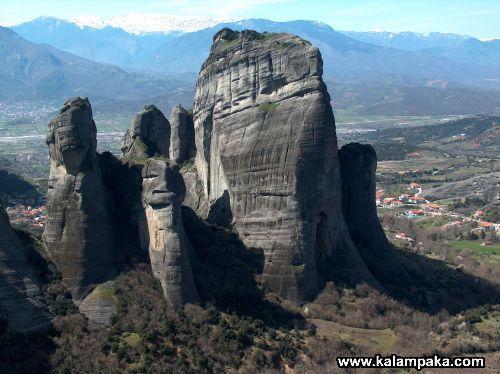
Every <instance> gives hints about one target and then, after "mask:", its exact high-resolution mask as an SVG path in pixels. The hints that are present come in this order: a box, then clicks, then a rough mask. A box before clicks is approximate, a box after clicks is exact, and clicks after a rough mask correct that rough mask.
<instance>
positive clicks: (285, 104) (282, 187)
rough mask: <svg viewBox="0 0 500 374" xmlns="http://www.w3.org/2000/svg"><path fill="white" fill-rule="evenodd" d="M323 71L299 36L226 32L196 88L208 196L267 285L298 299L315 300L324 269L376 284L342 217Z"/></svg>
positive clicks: (199, 159) (199, 161)
mask: <svg viewBox="0 0 500 374" xmlns="http://www.w3.org/2000/svg"><path fill="white" fill-rule="evenodd" d="M322 70H323V69H322V60H321V55H320V53H319V50H318V49H317V48H315V47H313V46H312V45H311V44H310V43H309V42H307V41H304V40H302V39H300V38H298V37H295V36H292V35H289V34H265V33H264V34H259V33H257V32H255V31H248V30H247V31H243V32H241V33H240V32H236V31H232V30H229V29H223V30H221V31H220V32H218V33H217V34H216V35H215V37H214V43H213V45H212V48H211V53H210V56H209V57H208V59H207V60H206V61H205V63H204V64H203V66H202V69H201V72H200V76H199V79H198V81H197V84H196V95H195V103H194V111H193V115H194V126H195V141H196V148H197V154H196V168H197V171H198V175H199V177H200V180H201V183H202V185H203V190H204V193H205V196H206V198H207V199H208V200H209V201H210V202H212V204H213V203H214V202H218V203H220V201H221V200H220V199H221V198H222V202H223V203H224V206H226V204H229V207H230V216H231V217H232V220H231V221H232V225H234V227H235V229H236V230H237V231H238V232H239V234H240V237H241V239H242V240H243V242H244V243H245V245H247V246H248V247H258V248H262V249H263V250H264V254H265V264H264V270H263V274H262V277H261V278H262V281H263V283H264V284H265V285H266V286H267V288H268V289H270V290H271V291H273V292H276V293H278V294H280V295H281V296H283V297H285V298H287V299H289V300H291V301H296V302H300V301H302V300H305V299H308V298H310V297H312V296H313V295H314V293H315V292H316V290H317V289H318V287H319V285H320V273H322V272H323V270H320V271H319V270H318V268H321V267H322V265H323V264H325V263H328V264H330V265H329V266H328V269H324V270H325V271H328V272H331V273H332V274H334V275H335V277H337V278H339V279H341V280H344V281H347V282H354V283H356V282H361V281H368V282H375V281H374V280H373V278H372V276H371V274H370V272H369V271H368V269H367V268H366V266H365V265H364V263H363V261H362V260H361V258H360V256H359V254H358V252H357V250H356V248H355V246H354V245H353V243H352V241H351V239H350V236H349V232H348V229H347V227H346V225H345V222H344V219H343V216H342V209H341V195H340V179H339V162H338V151H337V139H336V134H335V122H334V117H333V113H332V109H331V106H330V96H329V94H328V92H327V89H326V86H325V84H324V83H323V81H322ZM212 211H219V209H212ZM317 260H319V264H317ZM318 265H320V266H318Z"/></svg>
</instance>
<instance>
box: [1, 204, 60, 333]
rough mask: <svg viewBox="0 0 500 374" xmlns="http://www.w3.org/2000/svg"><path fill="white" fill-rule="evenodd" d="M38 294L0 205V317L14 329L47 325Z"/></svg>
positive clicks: (23, 253) (20, 246)
mask: <svg viewBox="0 0 500 374" xmlns="http://www.w3.org/2000/svg"><path fill="white" fill-rule="evenodd" d="M41 295H42V293H41V291H40V288H39V286H38V284H37V279H36V277H35V275H34V273H33V272H32V270H31V266H30V264H28V261H27V258H26V253H25V249H24V248H23V246H22V244H21V242H20V240H19V238H18V237H17V235H16V234H15V232H14V231H13V230H12V227H11V226H10V222H9V217H8V216H7V213H6V212H5V210H4V209H3V207H2V206H0V318H2V319H3V318H4V319H6V321H7V324H8V326H9V328H10V329H12V330H13V331H18V332H28V331H39V330H44V329H46V328H48V327H49V326H50V320H51V317H50V314H49V312H48V310H47V308H46V307H45V305H44V304H43V303H42V302H41V301H40V300H38V298H39V297H40V296H41Z"/></svg>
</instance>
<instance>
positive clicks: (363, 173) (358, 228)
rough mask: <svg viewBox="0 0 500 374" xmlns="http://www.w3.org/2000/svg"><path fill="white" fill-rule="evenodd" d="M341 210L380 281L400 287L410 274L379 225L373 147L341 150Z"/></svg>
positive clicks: (375, 165)
mask: <svg viewBox="0 0 500 374" xmlns="http://www.w3.org/2000/svg"><path fill="white" fill-rule="evenodd" d="M339 158H340V170H341V181H342V210H343V213H344V219H345V221H346V223H347V227H348V228H349V233H350V234H351V238H352V240H353V241H354V244H355V245H356V247H357V248H358V250H359V252H360V254H361V257H362V258H363V260H364V261H365V263H366V265H367V267H368V269H370V271H371V272H372V274H373V275H374V276H376V277H377V279H380V280H383V281H385V282H394V280H397V282H398V283H399V284H401V283H404V282H406V281H408V274H407V273H406V270H405V269H404V268H403V266H402V265H401V263H400V262H399V258H398V257H397V256H396V255H395V253H394V251H393V249H392V247H391V245H390V243H389V241H388V240H387V237H386V236H385V233H384V230H383V229H382V226H381V225H380V221H379V219H378V216H377V207H376V204H375V170H376V168H377V154H376V153H375V150H374V149H373V147H372V146H371V145H368V144H359V143H350V144H347V145H345V146H343V147H342V148H341V149H340V151H339Z"/></svg>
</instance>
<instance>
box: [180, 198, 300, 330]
mask: <svg viewBox="0 0 500 374" xmlns="http://www.w3.org/2000/svg"><path fill="white" fill-rule="evenodd" d="M182 217H183V221H184V229H185V230H186V234H187V237H188V238H189V241H190V242H191V245H192V247H193V250H194V253H192V254H191V257H192V258H191V261H192V267H193V274H194V277H195V283H196V287H197V288H198V292H199V293H200V297H201V298H202V300H203V301H205V302H207V303H212V304H214V306H215V307H217V309H219V310H221V311H225V312H228V313H236V314H239V315H246V316H248V317H252V318H257V319H261V320H262V321H263V322H264V323H265V324H266V325H268V326H270V327H276V328H277V327H280V326H283V327H284V326H290V324H301V323H302V322H303V323H305V321H304V320H303V318H302V317H301V316H300V315H299V314H297V313H293V312H290V311H288V310H286V309H284V308H281V307H280V306H278V305H276V304H274V303H271V302H269V301H268V300H266V299H265V295H264V292H263V290H262V289H261V288H260V287H259V286H258V284H257V282H256V280H255V274H260V273H262V267H263V263H264V254H263V252H262V251H259V250H253V249H248V248H246V247H245V245H244V244H243V243H242V242H241V240H240V239H239V238H238V236H237V235H236V234H235V233H233V232H231V231H229V230H226V229H223V228H220V227H216V226H212V225H209V224H207V223H206V222H204V221H203V220H201V219H200V218H199V217H198V216H197V215H196V213H195V212H194V211H193V210H192V209H190V208H188V207H185V206H183V207H182Z"/></svg>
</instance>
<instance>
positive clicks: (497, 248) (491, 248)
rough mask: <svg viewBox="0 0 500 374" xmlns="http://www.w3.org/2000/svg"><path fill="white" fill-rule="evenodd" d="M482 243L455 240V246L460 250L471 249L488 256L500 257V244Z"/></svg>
mask: <svg viewBox="0 0 500 374" xmlns="http://www.w3.org/2000/svg"><path fill="white" fill-rule="evenodd" d="M481 244H482V242H481V241H472V240H455V241H453V246H454V247H455V248H457V249H460V250H465V249H470V250H472V251H477V252H480V253H484V254H488V255H500V244H493V245H481Z"/></svg>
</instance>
